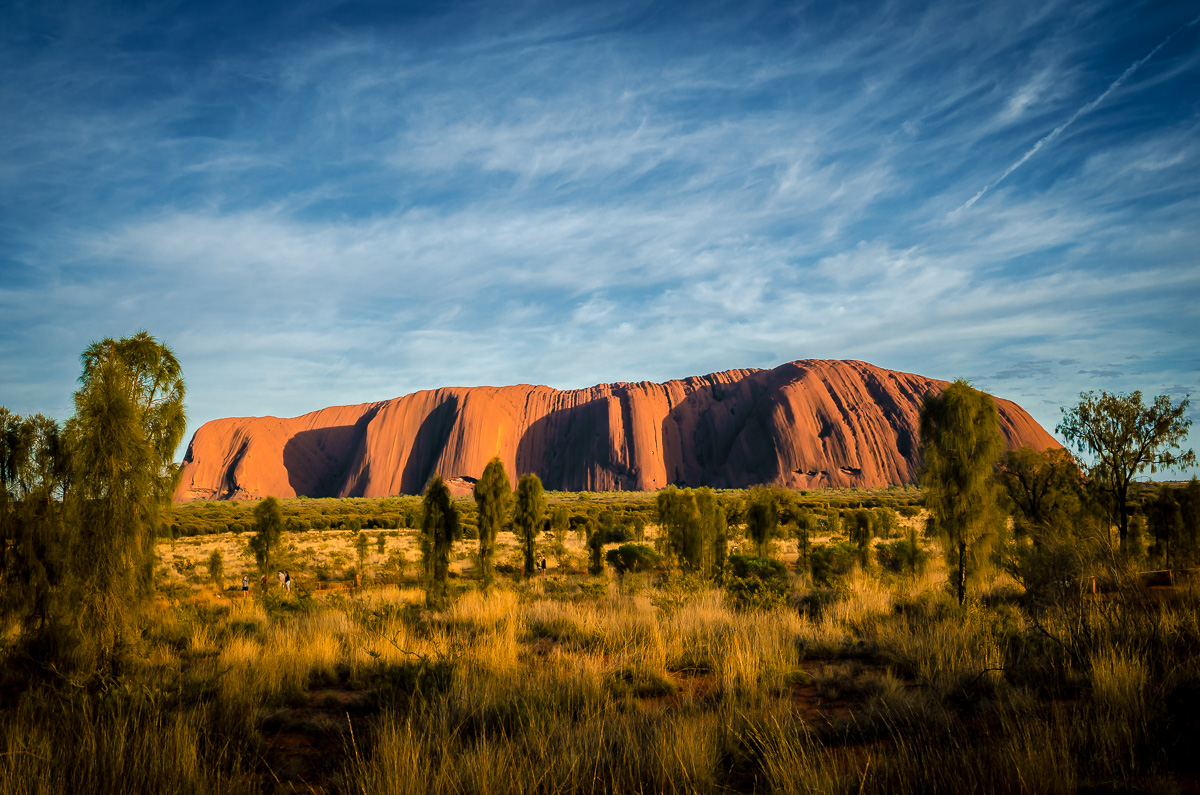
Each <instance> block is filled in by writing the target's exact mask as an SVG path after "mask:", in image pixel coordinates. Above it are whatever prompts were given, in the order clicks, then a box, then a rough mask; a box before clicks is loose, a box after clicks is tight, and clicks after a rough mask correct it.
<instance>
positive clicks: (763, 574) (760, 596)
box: [722, 555, 788, 610]
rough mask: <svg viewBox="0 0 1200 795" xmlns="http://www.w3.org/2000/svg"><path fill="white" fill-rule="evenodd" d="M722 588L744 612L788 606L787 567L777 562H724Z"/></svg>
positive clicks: (747, 559) (742, 557) (734, 557)
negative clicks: (723, 587)
mask: <svg viewBox="0 0 1200 795" xmlns="http://www.w3.org/2000/svg"><path fill="white" fill-rule="evenodd" d="M722 584H723V585H724V586H725V594H726V596H727V597H728V598H729V601H730V602H731V603H732V604H733V605H734V606H735V607H737V608H738V609H741V610H756V609H757V610H769V609H773V608H776V607H782V606H784V605H786V604H787V597H788V577H787V567H786V566H784V565H783V563H781V562H780V561H778V560H774V559H771V558H758V557H753V556H751V555H730V556H729V557H727V558H726V559H725V570H724V572H723V573H722Z"/></svg>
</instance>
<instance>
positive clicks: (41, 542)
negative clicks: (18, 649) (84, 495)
mask: <svg viewBox="0 0 1200 795" xmlns="http://www.w3.org/2000/svg"><path fill="white" fill-rule="evenodd" d="M70 470H71V467H70V459H69V449H68V447H67V445H66V441H65V439H64V438H63V433H62V428H61V427H60V426H59V424H58V423H57V422H56V421H54V420H52V419H50V418H48V417H44V416H42V415H41V414H36V415H33V416H30V417H22V416H21V415H19V414H15V413H13V412H10V411H9V410H8V409H6V408H4V407H2V406H0V618H9V619H13V620H16V621H19V622H20V623H21V626H22V628H23V630H24V634H25V635H26V639H27V640H29V639H31V638H34V637H38V636H42V635H43V634H44V633H46V632H47V631H48V630H51V629H52V626H51V625H52V624H54V623H56V619H59V618H62V617H63V616H65V615H66V614H67V613H66V610H65V605H63V604H62V602H63V599H62V593H61V587H62V585H63V583H64V580H65V575H66V564H67V560H66V553H67V549H68V547H67V544H66V541H67V528H66V518H65V514H64V510H63V505H64V501H65V499H66V496H67V492H68V489H69V486H70V475H71V471H70ZM44 651H46V650H44Z"/></svg>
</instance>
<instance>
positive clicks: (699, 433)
mask: <svg viewBox="0 0 1200 795" xmlns="http://www.w3.org/2000/svg"><path fill="white" fill-rule="evenodd" d="M946 383H947V382H945V381H935V380H933V379H929V378H925V377H923V376H919V375H913V374H911V373H900V372H895V371H891V370H883V369H880V368H878V367H874V366H872V365H869V364H866V363H865V362H856V361H821V360H804V361H797V362H789V363H788V364H784V365H780V366H779V367H776V368H775V369H773V370H728V371H726V372H722V373H713V374H712V375H706V376H697V377H693V378H686V379H683V380H682V381H668V382H667V383H665V384H654V383H649V382H645V381H643V382H640V383H636V384H627V383H616V384H601V385H599V386H594V387H591V388H590V389H576V390H569V391H559V390H556V389H550V388H549V387H545V386H527V385H521V386H507V387H452V388H445V389H436V390H432V391H426V392H416V393H414V394H411V395H405V396H404V397H399V398H395V399H394V400H387V401H383V402H380V403H369V404H365V405H360V406H338V407H334V408H327V409H322V410H320V411H314V412H312V413H311V414H305V415H303V416H301V417H295V418H292V419H279V418H276V417H240V418H232V419H223V420H214V421H213V422H209V423H206V424H205V425H204V426H203V427H201V428H200V429H199V430H198V431H197V432H196V435H195V436H194V437H193V438H192V442H191V444H190V445H189V446H188V451H187V455H186V457H185V458H184V465H183V477H182V479H181V481H180V486H179V489H178V490H177V491H176V494H175V499H176V500H179V501H182V500H193V499H209V500H213V499H256V498H259V497H264V496H267V495H274V496H276V497H295V496H310V497H382V496H388V495H392V494H417V493H420V492H421V491H422V490H423V489H424V487H425V483H426V482H427V481H428V479H429V478H430V477H431V476H432V475H433V474H434V473H441V474H442V475H443V476H445V477H447V478H459V479H461V480H462V482H465V483H469V482H471V480H472V479H474V478H477V477H479V476H480V475H481V474H482V473H483V468H484V466H485V465H486V464H487V462H488V461H489V460H490V459H491V458H492V457H493V456H497V455H498V456H500V458H501V460H502V461H503V462H504V466H505V468H506V469H507V470H508V472H509V476H510V478H511V479H512V480H513V482H514V484H515V482H516V478H517V477H518V476H519V475H521V474H523V473H526V472H536V473H537V474H538V475H539V476H540V477H541V479H542V483H543V484H544V485H545V487H546V488H547V489H561V490H584V489H586V490H594V491H607V490H652V489H657V488H661V487H663V486H666V485H668V484H671V483H676V484H683V485H688V486H714V487H730V488H738V487H744V486H749V485H753V484H756V483H774V484H778V485H781V486H787V487H791V488H812V487H821V486H842V487H846V486H859V487H876V486H887V485H891V484H903V483H912V482H914V481H915V479H916V476H917V467H918V461H917V444H918V425H917V417H918V411H919V409H920V403H921V397H922V396H923V395H924V394H925V393H926V392H928V391H930V390H940V389H942V388H943V387H945V386H946ZM996 405H997V408H998V409H999V413H1000V426H1001V432H1002V433H1003V435H1004V437H1005V440H1006V441H1007V443H1008V445H1009V447H1010V448H1016V447H1020V446H1022V445H1028V446H1030V447H1035V448H1037V449H1046V448H1049V447H1059V446H1060V445H1059V444H1058V442H1056V441H1055V440H1054V439H1053V437H1051V436H1050V434H1048V433H1046V431H1045V430H1043V429H1042V427H1041V426H1039V425H1038V424H1037V423H1036V422H1034V420H1033V419H1032V418H1031V417H1030V416H1029V415H1028V414H1027V413H1025V411H1024V410H1023V409H1022V408H1021V407H1020V406H1018V405H1016V404H1015V403H1012V402H1010V401H1007V400H1000V399H997V400H996Z"/></svg>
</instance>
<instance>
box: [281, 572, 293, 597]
mask: <svg viewBox="0 0 1200 795" xmlns="http://www.w3.org/2000/svg"><path fill="white" fill-rule="evenodd" d="M283 590H285V591H287V592H288V593H291V592H292V573H291V572H290V571H288V572H284V574H283Z"/></svg>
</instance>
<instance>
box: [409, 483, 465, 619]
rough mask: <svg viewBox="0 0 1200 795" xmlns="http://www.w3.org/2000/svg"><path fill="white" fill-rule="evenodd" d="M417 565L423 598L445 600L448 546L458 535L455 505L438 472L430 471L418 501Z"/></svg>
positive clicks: (433, 603) (439, 602) (440, 603)
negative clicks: (424, 585)
mask: <svg viewBox="0 0 1200 795" xmlns="http://www.w3.org/2000/svg"><path fill="white" fill-rule="evenodd" d="M421 508H422V515H421V535H420V538H419V539H418V541H419V546H420V549H421V569H422V572H423V573H424V575H425V580H426V583H427V590H426V601H427V602H428V603H429V604H430V606H434V607H441V606H443V605H444V604H445V602H446V595H447V592H446V580H447V578H448V577H449V574H450V550H451V548H452V547H453V545H454V542H455V541H458V540H460V539H461V538H462V525H461V523H460V522H459V518H458V509H457V508H455V507H454V500H452V499H451V497H450V489H449V487H447V486H446V481H444V480H442V476H441V475H434V476H433V478H432V479H431V480H430V481H429V485H428V486H426V487H425V496H424V498H423V499H422V501H421Z"/></svg>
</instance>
